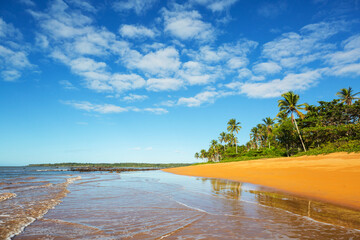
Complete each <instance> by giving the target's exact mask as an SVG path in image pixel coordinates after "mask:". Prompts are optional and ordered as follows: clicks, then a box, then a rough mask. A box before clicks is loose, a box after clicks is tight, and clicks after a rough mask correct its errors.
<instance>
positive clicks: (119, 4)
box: [113, 0, 158, 15]
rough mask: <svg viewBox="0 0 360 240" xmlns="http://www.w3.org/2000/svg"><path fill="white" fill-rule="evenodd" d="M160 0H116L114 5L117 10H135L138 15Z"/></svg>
mask: <svg viewBox="0 0 360 240" xmlns="http://www.w3.org/2000/svg"><path fill="white" fill-rule="evenodd" d="M157 1H158V0H123V1H116V2H115V3H114V4H113V6H114V9H115V10H116V11H119V12H128V11H134V12H135V13H136V14H137V15H140V14H143V13H144V12H145V11H147V10H149V9H150V8H151V7H152V6H153V5H154V4H155V3H156V2H157Z"/></svg>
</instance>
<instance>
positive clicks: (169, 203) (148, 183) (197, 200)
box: [0, 171, 360, 240]
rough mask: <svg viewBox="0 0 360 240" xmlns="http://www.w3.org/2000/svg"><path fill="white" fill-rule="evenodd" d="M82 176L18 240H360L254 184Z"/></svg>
mask: <svg viewBox="0 0 360 240" xmlns="http://www.w3.org/2000/svg"><path fill="white" fill-rule="evenodd" d="M80 175H81V177H82V178H81V179H78V180H77V181H76V182H74V183H73V184H71V185H69V186H68V188H69V189H68V190H69V191H70V193H69V194H68V195H67V196H66V197H65V198H63V199H62V202H61V203H60V204H59V205H57V206H56V207H55V208H54V209H51V210H50V211H49V212H48V213H47V214H46V215H44V216H43V218H38V219H37V220H36V221H34V222H33V223H32V224H31V225H29V226H28V227H26V228H25V230H24V231H23V232H22V233H20V234H19V235H17V236H15V237H14V239H16V240H21V239H26V240H30V239H36V240H38V239H76V240H79V239H84V240H85V239H290V238H295V239H351V238H352V239H357V238H359V239H360V231H358V230H355V229H353V228H350V227H349V228H346V227H340V226H336V225H331V224H323V223H320V222H316V221H313V220H311V219H310V218H307V217H303V216H301V215H298V214H293V213H292V212H291V209H289V207H288V208H285V207H283V208H280V206H281V204H279V203H277V202H278V201H280V200H281V199H282V198H284V199H285V198H288V196H286V197H284V196H280V195H276V197H277V198H275V200H274V199H272V198H274V196H272V195H269V194H267V193H266V191H264V190H263V189H261V188H259V187H257V186H254V185H250V184H246V183H239V182H233V181H224V180H218V179H203V178H198V179H197V178H194V177H186V176H179V175H174V174H169V173H165V172H161V171H158V172H133V173H123V174H115V173H114V174H110V173H106V174H99V173H96V172H95V173H86V174H85V173H84V174H83V173H81V174H80ZM54 183H55V184H54V185H56V182H54ZM60 183H61V182H60ZM39 186H41V185H39ZM35 189H37V190H42V191H45V190H46V191H48V190H49V189H48V188H35ZM19 197H21V192H19V194H18V196H17V197H15V198H13V199H10V200H6V201H4V202H2V203H0V206H1V205H2V204H5V203H6V202H8V204H11V203H16V201H17V199H18V198H19ZM284 199H283V201H284ZM289 199H290V198H289ZM274 202H275V203H276V204H275V203H274ZM280 202H281V201H280ZM285 202H286V201H285ZM294 202H296V201H295V200H294ZM306 203H307V204H308V202H304V203H301V204H303V205H304V204H305V205H306ZM271 204H272V205H271ZM291 204H294V208H295V209H296V208H297V206H298V205H296V204H295V203H291ZM291 204H290V205H291ZM284 205H285V206H286V203H284ZM303 205H301V209H303V207H302V206H303ZM305 205H304V209H305ZM4 206H5V205H4ZM40 206H41V205H40ZM314 206H316V205H314V203H313V202H311V204H310V207H311V209H312V210H311V211H310V214H311V215H313V212H314V211H315V210H314V209H313V208H314ZM282 209H286V210H289V211H284V210H282ZM304 211H305V210H304ZM293 212H294V213H296V212H295V211H293ZM305 212H306V211H305ZM303 215H304V214H303ZM348 226H350V225H348ZM0 227H1V223H0Z"/></svg>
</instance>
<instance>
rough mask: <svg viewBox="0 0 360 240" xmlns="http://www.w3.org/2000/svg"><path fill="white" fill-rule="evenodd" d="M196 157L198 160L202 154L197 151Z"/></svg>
mask: <svg viewBox="0 0 360 240" xmlns="http://www.w3.org/2000/svg"><path fill="white" fill-rule="evenodd" d="M194 157H195V158H196V160H198V159H199V157H200V154H199V153H198V152H197V153H195V156H194Z"/></svg>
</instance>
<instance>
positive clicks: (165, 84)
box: [146, 78, 184, 92]
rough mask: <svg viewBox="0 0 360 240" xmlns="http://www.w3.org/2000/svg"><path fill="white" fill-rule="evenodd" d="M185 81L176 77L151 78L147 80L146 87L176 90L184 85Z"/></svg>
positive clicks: (157, 90) (158, 89)
mask: <svg viewBox="0 0 360 240" xmlns="http://www.w3.org/2000/svg"><path fill="white" fill-rule="evenodd" d="M183 84H184V83H183V81H181V80H180V79H175V78H150V79H148V80H147V86H146V88H147V89H148V90H150V91H154V92H159V91H170V90H172V91H174V90H178V89H180V88H181V87H182V86H183Z"/></svg>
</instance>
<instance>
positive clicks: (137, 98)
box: [122, 93, 148, 102]
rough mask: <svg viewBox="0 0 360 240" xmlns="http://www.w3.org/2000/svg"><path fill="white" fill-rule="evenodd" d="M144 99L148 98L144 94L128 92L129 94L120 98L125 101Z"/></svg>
mask: <svg viewBox="0 0 360 240" xmlns="http://www.w3.org/2000/svg"><path fill="white" fill-rule="evenodd" d="M145 99H148V96H146V95H137V94H132V93H130V94H129V95H127V96H125V97H123V98H122V100H124V101H127V102H136V101H143V100H145Z"/></svg>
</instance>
